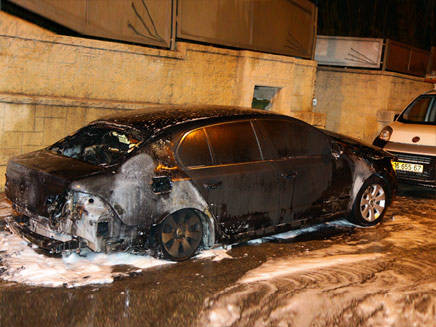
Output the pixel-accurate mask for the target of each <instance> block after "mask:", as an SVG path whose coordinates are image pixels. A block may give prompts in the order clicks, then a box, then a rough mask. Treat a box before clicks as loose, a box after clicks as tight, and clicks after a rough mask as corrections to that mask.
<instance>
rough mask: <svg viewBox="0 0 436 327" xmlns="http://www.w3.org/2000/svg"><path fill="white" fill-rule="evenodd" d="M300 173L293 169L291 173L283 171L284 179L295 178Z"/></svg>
mask: <svg viewBox="0 0 436 327" xmlns="http://www.w3.org/2000/svg"><path fill="white" fill-rule="evenodd" d="M297 175H298V172H296V171H291V172H289V173H282V177H283V178H284V179H288V180H293V179H294V178H295V177H296V176H297Z"/></svg>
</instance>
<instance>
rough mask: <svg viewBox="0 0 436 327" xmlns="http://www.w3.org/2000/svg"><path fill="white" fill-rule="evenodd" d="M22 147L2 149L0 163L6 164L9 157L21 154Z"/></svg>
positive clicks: (0, 150)
mask: <svg viewBox="0 0 436 327" xmlns="http://www.w3.org/2000/svg"><path fill="white" fill-rule="evenodd" d="M21 151H22V150H21V148H10V149H5V148H2V149H0V165H6V164H7V163H8V160H9V158H11V157H14V156H18V155H20V154H21V153H22V152H21Z"/></svg>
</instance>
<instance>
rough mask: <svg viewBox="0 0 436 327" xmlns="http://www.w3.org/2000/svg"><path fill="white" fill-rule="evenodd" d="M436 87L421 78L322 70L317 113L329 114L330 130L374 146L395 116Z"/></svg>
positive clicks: (317, 80) (316, 95) (334, 69)
mask: <svg viewBox="0 0 436 327" xmlns="http://www.w3.org/2000/svg"><path fill="white" fill-rule="evenodd" d="M432 88H433V85H432V84H430V83H425V82H424V79H423V78H421V77H413V76H408V75H403V74H399V73H391V72H384V71H372V70H363V69H343V68H329V67H318V71H317V74H316V86H315V98H316V99H317V105H316V106H315V107H314V111H315V112H318V113H324V114H326V115H327V121H326V128H327V129H329V130H332V131H336V132H339V133H342V134H345V135H349V136H352V137H355V138H358V139H361V140H364V141H367V142H370V143H372V141H373V140H374V138H375V137H376V136H377V134H378V133H379V132H380V130H381V129H382V128H383V126H385V125H387V124H388V123H390V122H392V121H393V118H394V114H396V113H399V112H400V111H401V110H402V109H404V107H405V106H407V105H408V104H409V103H410V102H411V101H412V100H413V99H414V98H416V97H417V96H418V95H419V94H421V93H423V92H425V91H428V90H431V89H432Z"/></svg>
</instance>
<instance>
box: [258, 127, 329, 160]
mask: <svg viewBox="0 0 436 327" xmlns="http://www.w3.org/2000/svg"><path fill="white" fill-rule="evenodd" d="M261 124H262V125H263V127H264V130H265V132H266V134H267V137H268V138H269V140H270V141H271V142H270V143H271V146H272V153H271V156H272V159H282V158H290V157H300V156H314V155H326V154H329V153H330V147H329V144H328V142H327V140H326V138H325V137H324V136H323V135H322V133H321V132H319V131H318V130H316V129H315V128H311V127H310V126H305V125H304V124H302V123H300V122H293V121H283V120H262V121H261Z"/></svg>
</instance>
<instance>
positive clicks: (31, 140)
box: [23, 132, 44, 146]
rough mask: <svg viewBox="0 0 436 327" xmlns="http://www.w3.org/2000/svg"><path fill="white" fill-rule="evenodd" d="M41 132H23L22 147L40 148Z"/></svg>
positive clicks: (42, 134)
mask: <svg viewBox="0 0 436 327" xmlns="http://www.w3.org/2000/svg"><path fill="white" fill-rule="evenodd" d="M43 136H44V133H43V132H29V133H27V132H24V133H23V146H27V145H38V146H41V145H42V144H43V143H42V140H43Z"/></svg>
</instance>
